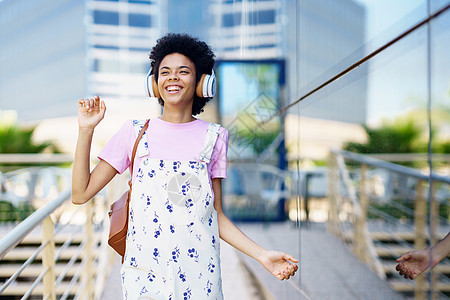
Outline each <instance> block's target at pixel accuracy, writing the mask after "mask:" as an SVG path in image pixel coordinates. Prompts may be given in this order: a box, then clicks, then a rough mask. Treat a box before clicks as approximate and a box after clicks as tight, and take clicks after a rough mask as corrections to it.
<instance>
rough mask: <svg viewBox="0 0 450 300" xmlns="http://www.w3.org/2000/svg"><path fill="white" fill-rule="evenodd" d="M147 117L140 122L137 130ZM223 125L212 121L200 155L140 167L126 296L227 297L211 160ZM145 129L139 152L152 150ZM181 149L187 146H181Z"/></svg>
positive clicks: (132, 215)
mask: <svg viewBox="0 0 450 300" xmlns="http://www.w3.org/2000/svg"><path fill="white" fill-rule="evenodd" d="M142 125H143V122H137V121H135V128H136V131H137V132H138V131H139V130H140V128H142ZM219 128H220V126H219V125H217V124H210V125H209V127H208V131H207V133H206V139H205V143H204V146H203V149H202V151H201V153H199V159H198V160H196V161H171V160H160V159H153V158H148V157H147V158H145V157H144V158H143V160H142V162H141V164H140V165H139V166H135V168H134V169H135V170H137V171H136V172H135V174H134V175H133V176H135V178H134V181H133V191H132V194H131V200H130V212H129V223H128V234H127V240H126V245H127V246H126V253H125V258H124V263H123V266H122V269H121V275H122V286H123V296H124V299H131V300H134V299H163V300H168V299H169V300H178V299H182V300H185V299H186V300H187V299H195V300H200V299H223V295H222V282H221V275H220V274H221V273H220V248H219V231H218V223H217V212H216V210H215V209H214V195H213V191H212V188H211V181H210V178H209V174H208V168H207V164H208V163H209V161H210V159H211V154H212V152H213V149H214V146H215V143H216V140H217V137H218V134H219ZM144 141H147V137H146V134H144V136H143V138H142V140H141V141H140V143H139V146H138V151H137V155H139V156H141V157H142V156H145V155H146V154H148V145H147V142H144ZM180 151H182V149H180Z"/></svg>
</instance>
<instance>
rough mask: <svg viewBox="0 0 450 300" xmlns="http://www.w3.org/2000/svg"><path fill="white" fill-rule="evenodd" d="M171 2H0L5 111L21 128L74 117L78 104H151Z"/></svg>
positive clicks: (0, 94)
mask: <svg viewBox="0 0 450 300" xmlns="http://www.w3.org/2000/svg"><path fill="white" fill-rule="evenodd" d="M165 5H166V2H165V0H152V1H150V0H148V1H144V0H142V1H137V0H134V1H132V0H129V1H124V0H119V1H93V0H88V1H77V0H61V1H50V0H43V1H34V0H23V1H13V0H4V1H2V2H0V28H1V29H0V42H1V43H2V45H3V47H1V48H0V62H1V64H2V71H1V72H0V110H16V111H17V113H18V118H19V120H21V121H28V120H30V121H34V120H41V119H45V118H52V117H62V116H69V115H74V108H73V104H72V103H73V101H74V100H76V99H79V98H83V97H87V96H92V95H100V96H104V97H107V98H108V99H110V100H111V101H115V100H117V101H134V100H136V101H139V100H144V99H145V92H144V88H143V86H144V85H143V82H144V76H145V74H146V73H147V71H148V67H149V60H148V54H149V51H150V49H151V47H152V46H153V45H154V43H155V41H156V39H157V38H158V37H160V36H161V35H162V33H163V32H165V31H167V26H166V23H167V20H166V19H165V15H166V14H165V13H163V12H165Z"/></svg>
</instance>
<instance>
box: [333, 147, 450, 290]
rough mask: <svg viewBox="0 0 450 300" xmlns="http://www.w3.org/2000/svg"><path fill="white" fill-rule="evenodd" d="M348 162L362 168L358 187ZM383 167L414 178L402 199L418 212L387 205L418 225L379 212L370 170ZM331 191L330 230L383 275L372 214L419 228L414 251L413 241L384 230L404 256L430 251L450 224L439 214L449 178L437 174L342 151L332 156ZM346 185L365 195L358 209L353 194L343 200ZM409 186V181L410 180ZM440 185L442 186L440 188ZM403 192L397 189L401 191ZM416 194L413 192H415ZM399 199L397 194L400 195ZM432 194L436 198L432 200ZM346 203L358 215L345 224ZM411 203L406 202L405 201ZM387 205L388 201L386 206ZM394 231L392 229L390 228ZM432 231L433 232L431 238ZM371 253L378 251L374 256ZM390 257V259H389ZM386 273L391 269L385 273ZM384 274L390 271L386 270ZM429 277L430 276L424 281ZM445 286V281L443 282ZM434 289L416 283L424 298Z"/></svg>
mask: <svg viewBox="0 0 450 300" xmlns="http://www.w3.org/2000/svg"><path fill="white" fill-rule="evenodd" d="M344 160H347V161H350V162H352V163H356V164H358V165H359V168H358V170H359V177H358V178H357V179H356V181H354V180H355V179H353V183H352V184H349V182H348V180H349V178H348V173H347V171H346V169H347V166H346V165H345V163H344ZM369 168H370V169H372V168H377V169H384V170H387V171H389V172H391V173H397V174H399V175H400V176H401V177H405V178H410V179H412V182H413V184H412V185H410V184H409V183H407V184H408V189H406V187H405V189H404V190H403V189H402V190H401V191H400V194H401V195H405V196H406V198H407V199H408V200H412V201H414V210H412V209H411V208H409V207H406V206H404V205H403V203H396V202H393V201H390V202H386V203H390V205H393V207H395V208H396V209H398V210H400V211H401V212H402V213H403V214H409V215H412V217H413V218H412V219H413V221H414V224H413V225H412V224H411V223H408V224H404V223H401V222H400V220H399V219H398V218H395V217H394V216H393V215H391V214H390V212H389V211H383V210H382V209H378V208H377V207H375V206H372V205H371V204H370V201H371V200H373V199H377V197H372V196H371V195H369V194H368V193H367V189H366V184H367V181H368V179H369V178H368V176H367V173H368V169H369ZM328 176H329V177H328V179H329V183H331V184H330V185H329V189H328V192H329V193H328V201H329V205H330V212H329V218H328V229H329V231H330V232H332V233H334V234H336V235H337V236H338V237H340V238H341V239H343V240H344V242H345V243H347V244H348V245H351V246H352V248H353V251H354V253H355V254H356V256H357V257H359V258H360V259H361V260H362V261H363V262H365V263H366V264H368V265H369V266H370V267H371V268H372V269H373V270H374V271H375V272H377V273H378V270H376V268H374V266H376V265H377V264H378V265H379V264H380V263H381V262H382V261H381V258H380V257H379V255H378V254H377V253H376V251H373V250H375V249H374V248H373V246H374V245H375V246H377V247H378V245H379V244H380V243H376V242H374V240H372V237H371V235H370V232H369V225H371V224H369V222H368V214H367V213H368V212H370V213H372V214H375V215H376V216H377V217H379V218H381V219H383V220H384V221H385V222H389V223H392V224H394V225H395V224H397V225H398V224H401V225H402V228H403V229H406V230H407V231H409V230H410V228H411V227H412V226H413V228H414V232H415V234H414V236H413V239H414V242H413V243H414V246H412V244H411V242H409V241H407V240H405V239H404V237H402V236H401V235H400V234H399V233H398V232H396V231H394V230H392V228H390V227H386V226H384V228H385V229H384V231H387V233H388V234H389V239H390V240H392V241H395V242H396V244H397V245H399V246H403V247H405V248H404V249H405V250H404V251H405V252H406V251H407V249H410V248H411V249H412V247H414V248H418V249H422V248H424V247H426V245H427V240H428V239H429V241H431V243H434V242H435V241H436V239H438V237H439V235H440V231H439V227H440V226H441V225H440V224H444V223H445V220H444V219H443V218H442V217H441V216H440V215H439V205H446V203H445V202H443V201H439V199H438V197H437V195H438V193H437V189H438V187H439V186H441V184H442V185H444V186H445V185H448V184H450V178H449V177H446V176H442V175H439V174H436V173H435V172H431V173H426V174H425V173H422V172H421V171H420V170H417V169H413V168H409V167H405V166H401V165H396V164H394V163H391V162H387V161H383V160H380V159H377V158H374V157H371V156H370V154H367V155H362V154H357V153H352V152H348V151H340V150H332V151H331V152H330V160H329V172H328ZM342 181H343V182H344V183H345V184H344V187H345V188H346V189H347V190H348V189H349V187H350V189H353V190H354V185H355V184H356V183H357V184H358V190H359V192H358V193H357V194H356V197H357V199H356V202H357V203H356V204H357V205H355V199H354V198H353V195H352V194H353V192H354V191H350V192H348V191H347V192H348V193H349V195H347V198H343V197H342V192H345V191H342V190H340V188H339V185H340V183H341V182H342ZM408 182H409V179H408ZM436 183H437V184H436ZM396 188H397V187H396ZM409 190H411V192H409ZM427 193H428V194H427ZM395 194H397V193H395ZM427 195H428V196H429V197H431V198H429V199H427ZM394 196H395V195H393V194H392V195H390V197H389V199H394ZM341 199H344V202H345V203H346V205H350V206H351V207H352V211H348V213H350V214H351V218H348V217H347V219H346V220H343V218H342V217H341V216H340V213H341V212H346V211H343V210H341V208H340V205H341V204H342V203H340V202H341ZM402 199H403V200H406V199H405V197H403V198H402ZM383 203H385V201H383ZM355 206H356V207H359V208H362V211H363V213H362V214H359V213H358V211H357V210H355ZM428 209H429V210H430V215H431V218H432V222H431V223H427V222H426V214H427V210H428ZM372 225H376V224H373V223H372ZM343 227H346V229H347V230H346V231H343V230H342V228H343ZM386 228H389V229H386ZM427 230H428V231H429V233H428V234H427ZM384 248H385V249H387V251H388V252H387V253H388V254H390V255H392V256H396V255H398V249H396V248H395V249H394V248H392V247H391V246H389V243H388V244H387V245H384ZM385 249H384V250H385ZM371 252H375V253H374V255H373V254H372V253H371ZM383 255H385V254H383ZM384 268H386V265H385V266H384V267H383V268H382V269H384ZM382 272H383V273H384V272H385V271H384V270H382ZM386 272H388V273H394V274H395V275H394V278H396V277H399V276H398V274H397V273H396V272H395V270H392V269H391V267H390V266H389V269H388V271H386ZM434 272H437V273H435V274H437V275H436V276H434V275H433V276H432V282H434V283H435V284H437V282H438V280H440V279H439V272H440V271H438V270H435V271H434ZM422 278H424V277H422ZM439 282H440V283H441V282H442V281H439ZM427 289H430V288H429V287H427V285H426V282H424V279H421V278H418V280H415V284H414V292H415V294H416V295H419V294H421V293H422V292H424V291H426V290H427ZM441 290H442V287H439V288H438V289H437V291H435V290H434V289H433V288H431V291H432V293H439V292H440V291H441Z"/></svg>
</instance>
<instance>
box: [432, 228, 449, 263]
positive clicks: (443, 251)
mask: <svg viewBox="0 0 450 300" xmlns="http://www.w3.org/2000/svg"><path fill="white" fill-rule="evenodd" d="M431 249H432V256H433V262H432V264H433V266H435V265H437V264H438V263H439V262H440V261H441V260H443V259H444V258H445V257H447V256H448V255H449V254H450V232H449V233H447V235H446V236H445V237H444V238H443V239H442V240H441V241H440V242H439V243H437V244H436V245H434V246H433V247H432V248H431Z"/></svg>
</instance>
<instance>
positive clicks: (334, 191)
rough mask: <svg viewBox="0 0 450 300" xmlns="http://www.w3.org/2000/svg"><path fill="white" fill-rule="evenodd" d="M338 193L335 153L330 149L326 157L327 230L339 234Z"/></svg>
mask: <svg viewBox="0 0 450 300" xmlns="http://www.w3.org/2000/svg"><path fill="white" fill-rule="evenodd" d="M338 195H339V171H338V165H337V161H336V154H335V153H334V152H333V151H330V155H329V158H328V205H329V208H328V222H327V225H328V226H327V228H328V232H330V233H332V234H335V235H339V219H338V206H337V199H338Z"/></svg>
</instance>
